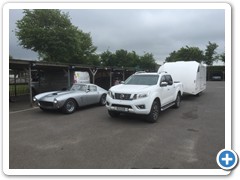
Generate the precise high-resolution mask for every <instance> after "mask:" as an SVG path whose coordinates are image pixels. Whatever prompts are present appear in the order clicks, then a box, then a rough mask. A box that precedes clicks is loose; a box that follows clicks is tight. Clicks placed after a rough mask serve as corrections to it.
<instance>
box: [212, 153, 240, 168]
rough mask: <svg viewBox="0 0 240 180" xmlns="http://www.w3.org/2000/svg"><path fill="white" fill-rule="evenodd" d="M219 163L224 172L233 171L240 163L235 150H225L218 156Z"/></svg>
mask: <svg viewBox="0 0 240 180" xmlns="http://www.w3.org/2000/svg"><path fill="white" fill-rule="evenodd" d="M216 160H217V163H218V165H219V166H220V167H221V168H222V169H224V170H231V169H233V168H234V167H235V166H236V165H237V162H238V156H237V154H236V153H235V152H234V151H233V150H227V149H223V150H221V151H220V152H219V153H218V154H217V159H216Z"/></svg>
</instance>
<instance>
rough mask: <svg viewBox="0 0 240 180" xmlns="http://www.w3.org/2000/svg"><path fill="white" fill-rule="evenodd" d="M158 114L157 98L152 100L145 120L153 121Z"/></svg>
mask: <svg viewBox="0 0 240 180" xmlns="http://www.w3.org/2000/svg"><path fill="white" fill-rule="evenodd" d="M159 114H160V104H159V102H158V101H157V100H155V101H153V104H152V107H151V111H150V113H149V114H148V115H147V121H148V122H151V123H155V122H156V121H157V120H158V117H159Z"/></svg>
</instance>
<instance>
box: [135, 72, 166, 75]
mask: <svg viewBox="0 0 240 180" xmlns="http://www.w3.org/2000/svg"><path fill="white" fill-rule="evenodd" d="M161 73H166V72H160V73H155V72H151V73H147V72H144V73H142V72H141V73H138V72H137V73H135V74H136V75H159V74H161Z"/></svg>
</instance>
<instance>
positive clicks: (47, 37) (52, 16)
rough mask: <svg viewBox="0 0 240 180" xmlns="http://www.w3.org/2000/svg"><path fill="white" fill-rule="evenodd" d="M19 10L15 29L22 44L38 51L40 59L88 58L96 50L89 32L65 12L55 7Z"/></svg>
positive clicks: (74, 60)
mask: <svg viewBox="0 0 240 180" xmlns="http://www.w3.org/2000/svg"><path fill="white" fill-rule="evenodd" d="M23 13H24V17H23V18H22V19H21V20H18V21H17V23H16V24H17V29H16V31H15V33H16V36H17V37H18V40H19V44H20V45H22V46H23V47H24V48H26V49H31V50H33V51H35V52H38V54H39V56H40V57H41V59H43V60H44V61H49V62H74V63H86V62H88V61H90V60H91V56H92V55H94V53H95V51H96V47H95V46H93V44H92V39H91V36H90V34H89V33H84V32H83V31H81V30H79V29H78V28H77V27H75V26H74V25H72V23H71V21H70V17H69V15H68V13H63V12H61V11H60V10H57V9H35V10H24V11H23ZM88 64H89V62H88ZM90 64H91V63H90Z"/></svg>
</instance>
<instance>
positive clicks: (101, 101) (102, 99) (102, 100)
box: [100, 94, 107, 106]
mask: <svg viewBox="0 0 240 180" xmlns="http://www.w3.org/2000/svg"><path fill="white" fill-rule="evenodd" d="M106 97H107V95H106V94H103V95H102V96H101V98H100V105H102V106H104V105H105V104H106V102H107V101H106Z"/></svg>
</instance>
